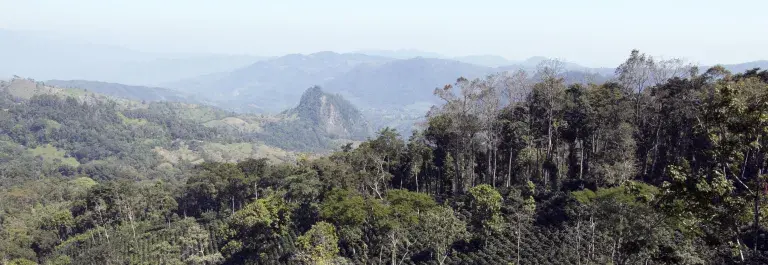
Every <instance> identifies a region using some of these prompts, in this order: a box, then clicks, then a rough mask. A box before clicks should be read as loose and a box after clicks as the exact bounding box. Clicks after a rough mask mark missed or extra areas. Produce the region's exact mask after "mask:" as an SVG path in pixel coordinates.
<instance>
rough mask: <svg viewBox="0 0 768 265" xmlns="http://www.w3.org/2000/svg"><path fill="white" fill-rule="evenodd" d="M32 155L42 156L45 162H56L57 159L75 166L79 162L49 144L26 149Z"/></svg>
mask: <svg viewBox="0 0 768 265" xmlns="http://www.w3.org/2000/svg"><path fill="white" fill-rule="evenodd" d="M27 151H28V152H29V153H30V154H31V155H32V156H34V157H42V158H43V160H44V161H45V162H56V161H57V160H58V161H60V163H62V164H64V165H69V166H72V167H77V166H79V165H80V162H77V159H75V158H74V157H66V156H65V153H64V151H63V150H59V149H57V148H56V147H53V146H51V145H50V144H47V145H41V146H38V147H35V148H33V149H29V150H27Z"/></svg>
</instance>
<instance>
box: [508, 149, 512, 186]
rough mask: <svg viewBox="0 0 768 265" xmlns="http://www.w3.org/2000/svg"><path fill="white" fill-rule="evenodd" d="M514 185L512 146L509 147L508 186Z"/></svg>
mask: <svg viewBox="0 0 768 265" xmlns="http://www.w3.org/2000/svg"><path fill="white" fill-rule="evenodd" d="M510 185H512V148H509V162H508V163H507V188H509V186H510Z"/></svg>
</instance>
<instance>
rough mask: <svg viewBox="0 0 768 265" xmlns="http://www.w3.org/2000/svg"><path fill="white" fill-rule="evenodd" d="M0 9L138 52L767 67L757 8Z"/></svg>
mask: <svg viewBox="0 0 768 265" xmlns="http://www.w3.org/2000/svg"><path fill="white" fill-rule="evenodd" d="M0 10H3V14H2V15H0V28H2V29H8V30H17V31H40V32H46V34H55V35H61V36H66V37H68V38H72V39H82V40H87V41H89V42H92V43H99V44H110V45H118V46H122V47H126V48H131V49H135V50H139V51H147V52H184V53H226V54H252V55H261V56H278V55H283V54H289V53H312V52H318V51H329V50H330V51H336V52H353V51H359V50H372V49H380V50H396V49H418V50H423V51H429V52H437V53H440V54H444V55H446V56H464V55H478V54H492V55H500V56H503V57H505V58H507V59H510V60H523V59H525V58H528V57H531V56H546V57H552V58H560V59H563V60H566V61H569V62H575V63H579V64H582V65H585V66H590V67H615V66H616V65H618V64H620V63H621V62H622V61H623V60H625V59H626V58H627V56H628V55H629V53H630V51H631V50H632V49H639V50H641V51H642V52H645V53H647V54H651V55H655V56H657V57H663V58H672V57H676V58H685V59H687V60H689V61H691V62H695V63H700V64H714V63H739V62H746V61H754V60H762V59H768V18H766V17H765V10H768V1H765V0H732V1H709V0H699V1H689V0H642V1H638V0H635V1H623V0H604V1H597V0H580V1H574V0H549V1H545V0H541V1H534V0H528V1H515V0H498V1H490V0H485V1H484V0H474V1H453V0H442V1H433V0H387V1H364V0H321V1H310V0H306V1H296V0H274V1H259V0H219V1H214V0H208V1H202V0H162V1H158V0H125V1H122V0H120V1H119V0H68V1H61V0H23V1H20V0H0ZM1 45H2V40H0V47H1Z"/></svg>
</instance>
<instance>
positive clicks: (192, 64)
mask: <svg viewBox="0 0 768 265" xmlns="http://www.w3.org/2000/svg"><path fill="white" fill-rule="evenodd" d="M0 40H1V42H2V43H3V47H2V48H1V49H0V58H2V60H3V63H2V64H0V77H9V76H12V75H18V76H30V77H34V78H37V79H41V80H47V79H63V80H70V79H81V80H98V81H104V82H116V83H124V84H131V85H148V86H156V85H158V84H160V83H165V82H171V81H175V80H179V79H183V78H190V77H195V76H200V75H203V74H208V73H213V72H222V71H231V70H233V69H236V68H238V67H242V66H246V65H248V64H251V63H254V62H256V61H259V60H262V59H264V57H256V56H250V55H219V54H173V53H148V52H139V51H135V50H131V49H126V48H123V47H118V46H111V45H104V44H95V43H93V42H92V41H85V40H77V39H73V38H64V37H59V36H54V35H51V34H46V33H38V32H26V31H10V30H3V29H0Z"/></svg>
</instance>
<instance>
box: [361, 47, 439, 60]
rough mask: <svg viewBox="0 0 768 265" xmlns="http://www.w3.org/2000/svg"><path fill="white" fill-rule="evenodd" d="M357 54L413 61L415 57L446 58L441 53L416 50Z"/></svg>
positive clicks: (367, 51)
mask: <svg viewBox="0 0 768 265" xmlns="http://www.w3.org/2000/svg"><path fill="white" fill-rule="evenodd" d="M356 53H361V54H367V55H371V56H381V57H389V58H394V59H411V58H415V57H425V58H444V56H443V55H442V54H439V53H435V52H426V51H420V50H416V49H400V50H362V51H357V52H356Z"/></svg>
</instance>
